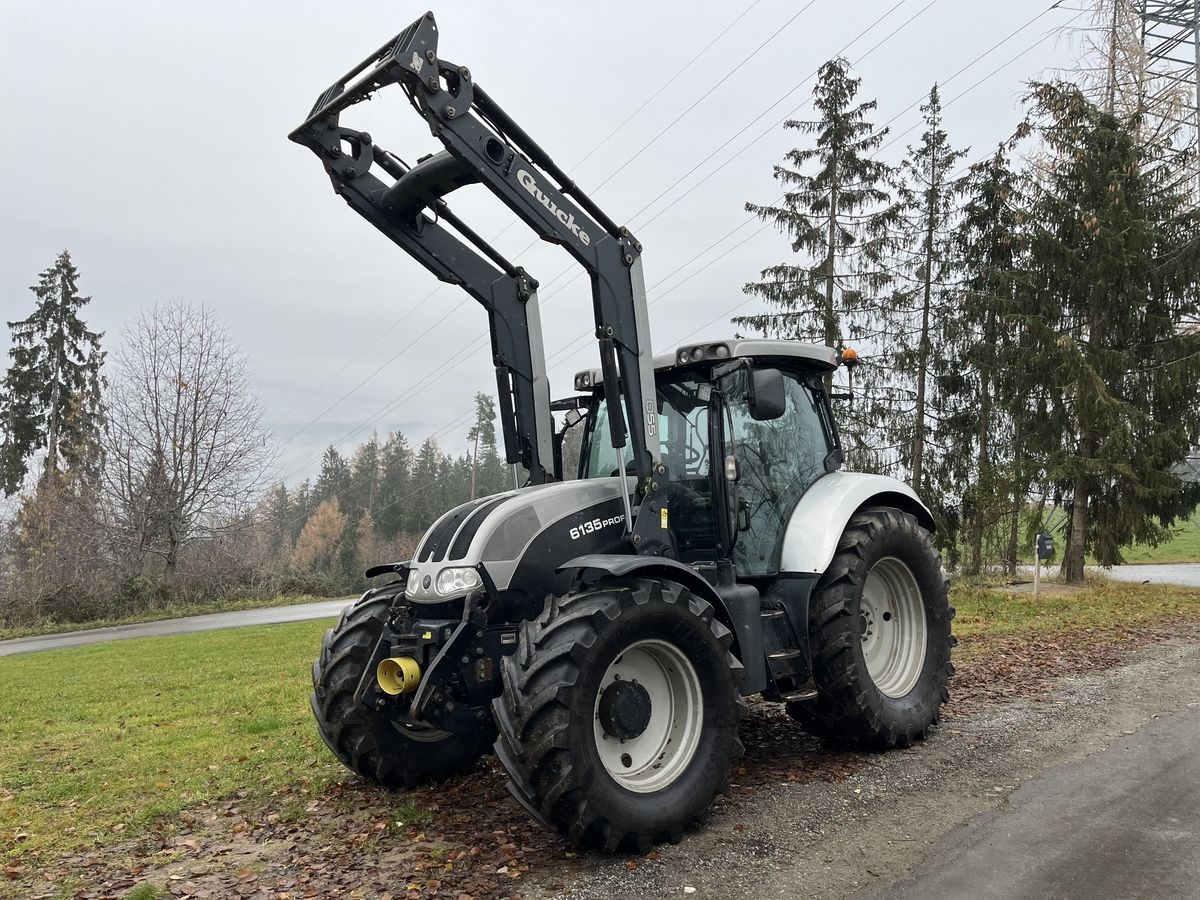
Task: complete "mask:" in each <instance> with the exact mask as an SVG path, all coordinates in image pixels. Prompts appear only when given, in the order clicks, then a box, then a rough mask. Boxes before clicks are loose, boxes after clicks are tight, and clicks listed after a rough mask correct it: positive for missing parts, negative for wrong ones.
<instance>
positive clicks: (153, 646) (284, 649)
mask: <svg viewBox="0 0 1200 900" xmlns="http://www.w3.org/2000/svg"><path fill="white" fill-rule="evenodd" d="M952 599H953V602H954V603H955V605H956V606H957V607H958V618H957V620H956V622H955V630H956V632H957V634H958V635H959V636H960V638H961V639H962V642H963V643H962V646H961V647H960V648H959V651H958V653H959V654H960V657H962V656H965V657H969V656H971V655H972V654H975V653H979V652H985V650H986V647H987V646H988V645H989V643H990V642H991V641H992V640H993V639H994V640H1000V641H1004V640H1011V639H1012V638H1013V637H1019V636H1020V635H1022V634H1029V633H1054V632H1063V633H1082V632H1086V638H1085V639H1086V640H1088V641H1095V642H1111V641H1116V640H1119V639H1120V638H1121V635H1122V633H1123V631H1124V630H1125V629H1127V628H1129V627H1130V626H1136V625H1138V624H1142V623H1150V622H1156V621H1159V622H1161V621H1164V620H1168V619H1172V618H1177V617H1180V616H1188V617H1198V616H1200V590H1186V589H1174V588H1161V587H1153V586H1146V585H1130V584H1115V583H1114V584H1103V585H1098V586H1095V587H1093V588H1090V589H1088V590H1086V591H1084V592H1081V593H1076V594H1072V595H1070V596H1054V597H1052V596H1044V597H1043V598H1042V599H1041V600H1039V602H1037V603H1034V602H1033V600H1032V597H1031V596H1029V595H1014V594H1004V593H1000V592H999V591H996V590H992V589H989V588H983V587H973V586H956V587H955V588H954V591H953V598H952ZM328 625H329V622H328V621H314V622H300V623H295V624H288V625H276V626H269V627H257V628H240V629H229V630H225V631H212V632H204V633H199V634H190V635H180V636H176V637H166V638H147V639H140V640H128V641H116V642H113V643H109V644H96V645H91V646H86V647H81V648H79V649H74V650H55V651H48V652H43V653H33V654H28V655H20V656H10V657H4V658H0V684H3V686H4V694H3V701H2V703H3V706H2V708H0V745H2V746H3V748H4V752H3V757H2V762H0V766H2V768H0V847H2V848H3V853H4V856H5V858H6V865H19V866H21V867H23V868H24V869H25V870H27V871H28V870H34V871H36V870H38V869H39V868H41V867H42V866H43V865H50V864H52V863H54V862H55V861H56V860H58V859H60V858H61V857H63V856H64V855H65V854H71V853H87V854H99V853H102V852H103V851H104V849H105V847H106V846H107V845H111V844H113V843H114V842H118V841H122V840H126V839H128V838H130V837H134V836H136V835H138V834H140V833H143V832H145V831H146V830H147V829H149V828H150V827H151V826H157V827H159V828H165V829H167V830H170V829H172V828H176V827H181V826H180V822H181V817H183V816H186V815H187V812H186V811H187V810H188V808H190V807H195V806H197V805H199V804H201V803H203V802H204V801H208V800H213V799H217V798H226V797H230V796H234V795H236V796H237V797H238V802H239V804H242V805H246V806H253V805H255V804H259V805H260V806H262V807H267V808H270V809H272V810H273V811H274V812H278V813H281V814H284V815H293V816H303V815H305V808H306V806H307V805H308V804H309V803H310V802H311V801H312V800H313V799H314V798H316V797H319V796H321V795H322V794H323V793H324V792H325V791H326V789H327V787H328V786H329V784H330V783H331V782H333V781H338V780H343V779H346V778H349V777H350V776H349V774H348V773H347V772H345V770H343V769H342V768H341V766H340V765H339V764H338V763H337V762H336V761H335V760H334V759H333V757H332V756H331V755H330V754H329V752H328V751H327V750H326V749H325V747H324V746H323V745H322V744H321V742H320V740H319V738H318V737H317V736H316V732H315V729H314V727H313V724H312V722H311V720H310V713H309V709H308V692H309V666H310V664H311V662H312V659H313V656H314V654H315V653H316V651H317V648H318V646H319V642H320V638H321V634H322V632H323V631H324V629H325V628H326V627H328ZM396 803H397V804H398V805H399V804H400V803H403V798H397V800H396ZM0 892H2V891H0Z"/></svg>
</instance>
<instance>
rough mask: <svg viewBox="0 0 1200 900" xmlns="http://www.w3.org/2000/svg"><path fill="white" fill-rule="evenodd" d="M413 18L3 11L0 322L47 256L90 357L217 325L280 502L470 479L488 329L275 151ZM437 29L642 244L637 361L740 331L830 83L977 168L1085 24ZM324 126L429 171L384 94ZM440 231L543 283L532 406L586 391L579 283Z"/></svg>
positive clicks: (739, 17) (456, 57)
mask: <svg viewBox="0 0 1200 900" xmlns="http://www.w3.org/2000/svg"><path fill="white" fill-rule="evenodd" d="M1068 6H1070V7H1072V8H1064V7H1068ZM426 8H427V7H426V6H425V5H415V4H411V3H404V2H389V3H382V2H378V0H376V2H363V0H343V2H339V3H337V4H328V3H316V2H311V0H289V2H288V3H286V4H285V3H281V2H271V3H268V2H245V0H242V2H236V3H235V2H230V0H208V2H206V3H193V4H183V3H163V2H150V0H142V2H108V3H103V4H98V3H86V2H83V0H76V2H61V0H41V2H38V3H26V2H21V3H16V2H12V0H0V10H2V13H0V83H3V84H4V85H6V91H5V94H6V97H5V120H6V125H7V130H8V132H9V134H10V139H9V140H8V141H6V142H5V143H4V145H3V147H2V148H0V162H2V163H3V167H2V171H3V172H4V173H5V177H4V179H3V180H0V310H2V312H3V319H4V320H12V319H18V318H24V317H25V316H26V315H28V314H29V312H30V311H31V310H32V301H33V295H32V293H30V292H29V290H28V289H27V288H28V286H29V285H31V284H33V283H35V282H36V280H37V275H38V273H39V272H40V271H41V270H42V269H44V268H46V267H47V266H49V265H50V264H51V263H52V262H53V259H54V257H55V255H56V254H57V253H58V252H59V251H60V250H61V249H63V248H67V249H69V250H70V251H71V254H72V257H73V259H74V261H75V264H76V265H77V266H78V267H79V270H80V287H81V290H82V291H83V292H84V293H85V294H88V295H90V296H91V297H92V298H93V299H92V302H91V304H90V306H89V307H87V316H88V322H89V325H90V326H91V327H92V328H93V329H96V330H100V331H103V332H105V337H104V341H103V343H104V345H105V346H106V347H108V348H110V349H111V348H113V347H115V346H116V345H117V343H118V342H119V341H120V339H121V338H120V335H121V331H122V328H123V326H124V325H125V324H126V323H128V322H130V321H131V320H132V319H133V318H134V317H136V316H137V315H138V313H139V311H141V310H144V309H147V308H151V307H153V306H154V304H156V303H159V302H162V301H166V300H182V301H185V302H188V303H194V304H204V305H205V306H208V307H210V308H211V309H213V310H215V311H216V312H217V314H218V315H219V317H220V319H221V320H222V322H223V323H224V324H225V326H226V327H227V328H228V329H229V331H230V333H231V335H232V336H233V338H234V340H236V341H237V343H238V344H239V345H240V347H241V348H242V350H243V351H244V353H245V354H246V356H247V357H248V359H249V361H250V363H251V365H252V367H253V371H254V373H255V383H256V386H257V391H258V396H259V400H260V402H261V404H262V407H263V410H264V418H265V421H266V422H267V423H269V424H270V426H271V428H272V431H273V432H274V434H275V436H276V438H277V440H278V443H279V447H280V456H279V459H280V461H279V472H278V475H279V476H280V477H283V478H285V479H286V480H287V481H288V483H289V484H290V483H295V482H297V481H299V480H300V479H302V478H305V477H311V476H313V475H314V474H315V472H316V471H317V470H318V468H319V460H320V455H321V453H322V451H323V450H324V448H325V447H327V446H329V445H331V444H332V445H335V446H339V447H340V448H341V449H343V450H345V451H349V450H351V449H352V448H353V447H354V446H355V445H356V444H357V443H359V442H360V441H362V440H364V439H366V438H367V437H369V436H370V434H371V433H372V432H376V433H378V434H379V435H380V437H383V436H384V435H386V434H387V433H388V432H390V431H393V430H397V429H399V430H402V431H404V432H405V434H407V435H408V436H409V438H410V440H416V441H419V440H421V439H423V438H424V437H425V436H427V435H429V434H434V435H435V436H436V437H437V439H438V441H439V443H440V444H441V445H442V447H443V449H445V450H447V451H449V452H453V453H456V454H457V453H461V452H463V451H464V450H465V448H466V438H465V434H466V429H467V427H468V422H467V416H468V414H469V413H470V411H471V410H473V406H474V405H473V403H472V400H471V398H472V395H473V394H474V393H475V392H476V391H488V392H493V393H494V391H495V381H494V375H493V374H492V368H491V364H490V358H489V356H490V354H489V353H488V350H487V343H486V335H487V321H486V317H485V314H484V312H483V310H482V309H481V308H480V307H479V306H477V305H476V304H475V303H474V302H473V301H471V300H470V299H469V298H467V297H466V295H465V294H463V293H461V292H459V291H458V290H457V289H455V288H452V287H450V286H446V285H441V286H439V284H438V282H437V281H436V280H435V279H434V278H433V276H432V275H430V274H428V273H427V272H426V271H425V270H424V269H423V268H422V267H420V266H419V265H418V264H417V263H415V262H414V261H412V260H411V259H409V258H408V257H407V256H406V255H405V254H404V253H403V252H402V251H401V250H399V249H398V248H396V247H395V246H394V245H393V244H391V243H390V242H389V241H387V240H386V239H385V238H383V237H382V236H381V235H379V234H378V233H377V232H376V231H375V230H374V229H373V228H372V227H371V226H370V225H368V224H367V223H366V222H365V221H364V220H362V219H360V218H359V217H358V216H357V215H355V214H354V213H352V212H351V211H350V210H349V209H348V208H347V207H346V206H345V204H344V203H343V202H342V201H341V200H340V199H339V198H337V197H336V196H335V195H334V193H333V191H332V189H331V187H330V184H329V181H328V179H327V177H326V175H325V174H324V171H323V169H322V168H321V165H320V163H319V161H318V160H317V159H316V157H315V156H313V155H312V153H311V152H310V151H308V150H306V149H304V148H302V147H300V146H298V145H296V144H292V143H290V142H289V141H288V140H287V134H288V132H289V131H290V130H291V129H292V128H294V127H295V126H296V125H298V124H299V123H300V122H301V121H302V120H303V119H304V117H305V116H306V114H307V112H308V110H309V108H310V107H311V105H312V103H313V101H314V100H315V99H316V97H317V95H318V94H320V93H321V92H322V91H323V90H324V89H325V88H326V87H328V86H329V84H331V83H332V82H333V81H334V79H335V78H337V77H339V76H340V75H341V74H342V73H343V72H345V71H346V70H348V69H349V68H350V67H351V66H353V65H354V64H356V63H358V62H359V61H360V60H361V59H362V58H363V57H365V56H367V55H368V54H369V53H371V52H372V51H374V49H375V48H376V47H378V46H380V45H381V44H382V43H384V41H385V40H386V39H388V38H389V37H390V36H392V35H393V34H395V33H397V32H399V31H400V30H401V29H403V28H404V27H405V26H406V25H407V24H408V23H409V22H411V21H412V20H414V19H416V18H417V17H419V16H420V15H422V14H423V13H424V12H425V10H426ZM434 12H435V15H436V16H437V21H438V28H439V33H440V36H441V37H440V46H439V56H440V57H441V58H442V59H443V60H449V61H451V62H454V63H456V64H459V65H466V66H468V67H469V68H470V69H471V72H472V74H473V76H474V78H475V80H476V81H477V82H478V83H479V84H481V85H482V86H484V87H485V88H486V89H487V91H488V93H489V94H491V96H492V97H493V98H495V99H496V100H497V101H498V102H499V103H500V104H501V105H502V106H503V107H504V108H505V109H506V110H507V111H508V112H509V113H510V115H511V116H512V117H513V118H514V119H515V120H516V121H517V122H519V123H520V124H521V125H522V126H523V127H524V128H525V130H526V131H527V132H528V133H529V134H530V135H532V136H533V138H534V139H535V140H536V141H538V143H540V144H541V146H542V147H543V148H545V149H546V150H547V151H548V152H549V153H550V155H551V156H552V157H553V158H554V160H555V161H556V162H557V163H558V165H559V166H561V167H562V168H564V169H566V171H567V172H568V174H569V175H571V176H572V177H573V178H574V180H575V181H576V182H577V183H578V184H579V185H580V186H581V187H582V188H583V189H584V190H586V191H587V192H588V193H590V194H591V196H592V197H593V199H595V200H596V201H597V202H598V203H599V204H600V206H601V207H602V208H603V209H604V210H605V211H606V212H607V213H608V214H609V215H610V217H611V218H613V219H614V220H616V221H617V222H618V223H625V224H628V225H629V226H630V228H631V230H632V231H633V233H634V234H635V235H636V236H637V238H638V239H639V240H640V241H641V242H642V244H643V246H644V253H643V263H644V267H645V273H646V282H647V286H648V294H649V300H650V304H651V305H650V323H651V332H652V335H653V341H654V348H655V350H656V351H657V352H661V351H664V350H669V349H672V348H674V347H675V346H677V345H679V344H680V343H684V342H686V341H688V340H691V339H692V338H707V337H714V338H715V337H721V336H727V335H729V334H731V333H732V331H733V328H732V326H731V325H730V324H729V318H730V316H731V315H733V314H745V313H748V312H754V311H756V310H757V309H758V307H757V306H756V304H757V303H758V301H751V300H748V298H747V297H746V295H744V294H743V293H742V285H743V284H745V283H746V282H747V281H750V280H753V279H754V278H755V277H756V275H757V273H758V271H759V270H760V269H762V268H764V267H766V266H769V265H772V264H775V263H778V262H781V261H782V260H783V259H784V258H785V257H786V255H787V246H786V241H785V239H784V238H783V237H782V236H781V235H779V234H778V233H776V232H773V231H772V230H771V229H763V228H762V226H761V224H760V223H758V222H757V221H756V220H754V219H753V218H752V217H751V216H750V215H749V214H748V213H746V212H745V211H744V208H743V206H744V204H745V202H746V201H755V202H760V203H769V202H772V201H774V200H775V198H776V197H778V195H779V189H778V187H777V186H776V183H775V182H774V181H773V179H772V174H771V173H772V168H771V167H772V165H774V164H775V163H777V162H779V161H780V160H781V158H782V156H783V154H784V153H785V152H786V151H787V150H788V149H790V148H792V147H794V146H795V145H796V144H797V143H798V140H800V136H799V135H798V134H797V133H796V132H794V131H792V132H788V131H785V129H784V128H783V127H782V125H781V124H779V123H781V122H782V121H783V120H784V119H786V118H791V117H795V118H806V117H807V116H809V115H811V105H810V100H811V91H812V85H813V77H814V75H815V72H816V69H817V68H818V67H819V66H820V64H821V63H822V62H824V61H825V60H827V59H829V58H830V57H832V56H834V55H838V54H841V55H844V56H845V57H846V58H848V59H849V60H850V61H851V62H852V63H853V65H854V69H855V72H856V73H857V74H858V75H859V76H860V77H861V78H862V87H861V89H860V95H859V96H860V99H868V98H875V99H877V100H878V102H879V106H878V109H877V110H876V114H875V120H874V121H875V122H876V124H878V125H883V124H884V123H888V124H889V127H890V131H891V133H890V134H889V136H888V138H887V140H886V142H885V145H884V148H883V150H882V151H881V158H883V159H887V160H890V161H896V160H898V159H899V158H900V156H901V155H902V154H903V152H904V149H905V146H906V145H907V144H908V143H910V142H915V141H916V139H917V135H918V131H917V128H916V125H917V123H918V122H919V115H920V114H919V110H918V106H919V104H920V102H921V101H922V99H923V97H924V95H926V94H927V93H928V91H929V88H930V86H931V85H932V84H933V83H934V82H938V83H940V84H941V85H942V97H943V103H944V105H945V107H946V112H945V128H946V130H947V131H948V132H949V135H950V139H951V141H952V142H953V143H954V144H955V145H957V146H962V147H969V148H971V152H970V155H969V156H968V159H970V160H975V159H979V158H981V157H983V156H985V155H987V154H988V152H989V150H991V149H992V148H994V146H995V144H996V142H997V141H999V140H1001V139H1003V138H1005V137H1006V136H1008V135H1009V134H1010V133H1011V132H1012V130H1013V128H1014V126H1015V125H1016V123H1017V121H1018V119H1019V117H1020V115H1021V112H1020V95H1021V93H1022V90H1023V85H1024V84H1025V83H1026V82H1028V81H1029V80H1030V79H1033V78H1037V77H1039V76H1044V75H1046V74H1047V73H1051V72H1053V71H1054V70H1055V69H1056V68H1057V67H1061V66H1064V65H1067V64H1069V61H1070V58H1071V56H1072V48H1071V46H1070V43H1069V41H1068V40H1067V38H1065V37H1064V36H1063V35H1062V34H1061V33H1057V32H1056V31H1055V29H1056V28H1057V27H1059V26H1063V25H1067V24H1070V23H1074V24H1075V25H1080V24H1083V21H1084V19H1082V18H1080V15H1081V14H1080V11H1079V8H1078V2H1076V3H1073V4H1072V3H1067V4H1063V6H1061V7H1058V8H1054V9H1051V8H1050V3H1049V2H1047V0H1008V2H1005V3H980V2H978V0H812V2H809V0H791V2H782V0H758V2H753V0H746V2H742V3H730V2H709V0H701V2H687V3H683V2H670V3H667V2H653V0H640V2H636V3H635V2H626V0H610V2H606V3H603V4H591V3H589V4H583V3H568V2H562V0H558V2H549V0H546V2H535V0H523V2H520V3H517V2H495V0H494V2H490V3H483V2H455V3H453V4H443V5H442V6H441V7H435V8H434ZM331 13H335V14H331ZM1013 32H1018V33H1017V34H1015V35H1013ZM997 44H1000V46H998V47H996V45H997ZM992 48H995V49H992ZM989 50H991V51H992V52H990V54H988V55H986V56H983V58H981V59H980V58H979V57H980V56H981V55H982V54H985V53H987V51H989ZM685 66H686V67H687V68H685ZM964 67H966V68H964ZM672 79H674V80H672ZM634 113H636V114H635V115H633V116H632V118H629V117H630V116H631V114H634ZM342 122H343V124H345V125H348V126H350V127H355V128H360V129H365V130H368V131H370V132H371V134H372V135H373V137H374V138H375V141H376V143H378V144H381V145H383V146H385V147H387V148H388V149H391V150H394V151H395V152H397V153H398V154H399V155H400V156H402V157H404V158H405V159H408V160H412V159H415V158H417V157H419V156H422V155H424V154H426V153H430V152H434V151H436V150H439V149H441V148H440V145H439V144H438V143H437V141H436V140H435V139H434V138H432V137H431V136H430V134H429V131H428V129H427V127H425V125H424V123H423V122H422V120H421V119H420V118H419V117H418V116H417V115H416V114H415V113H414V112H413V111H412V110H411V108H410V107H409V106H408V105H407V103H406V102H405V100H404V98H403V95H402V94H401V92H400V90H399V89H398V88H391V89H390V90H389V91H383V92H381V93H380V95H379V96H378V97H377V98H376V99H374V100H373V101H372V102H371V103H369V104H363V105H360V106H357V107H354V108H353V109H352V110H350V111H348V112H346V113H344V114H343V116H342ZM451 205H452V208H453V209H454V210H455V211H456V212H457V213H458V214H459V215H460V216H461V217H463V218H464V219H466V220H467V221H468V222H469V223H470V224H471V225H472V226H473V227H474V228H475V229H476V230H477V231H479V232H480V233H482V234H483V235H485V236H487V237H489V238H492V239H494V240H495V243H496V245H497V246H498V247H499V248H500V249H501V251H502V252H504V253H505V254H506V255H507V256H508V257H509V258H510V259H512V260H513V261H514V262H516V263H518V264H520V265H523V266H524V267H525V268H526V269H527V270H528V271H529V272H530V273H531V274H532V275H533V276H534V277H536V278H537V279H538V280H539V281H540V283H541V289H540V292H539V299H540V307H541V315H542V323H543V330H544V334H545V341H546V351H547V355H548V357H549V360H550V378H551V388H552V391H553V392H554V393H555V395H556V396H557V395H565V394H568V393H570V391H571V377H572V375H573V373H574V372H575V371H577V370H579V369H583V368H589V367H591V366H594V365H596V350H595V344H594V342H593V341H591V340H590V339H589V338H588V337H587V335H589V333H590V327H591V316H590V310H591V302H590V298H589V296H588V291H587V281H586V279H585V278H584V277H582V276H581V271H582V270H579V269H577V267H575V266H573V265H572V264H571V262H570V260H569V258H568V257H567V255H566V254H565V253H564V252H563V251H562V250H561V249H560V248H557V247H553V246H550V245H547V244H542V243H538V242H537V241H536V240H535V239H534V237H533V234H532V232H530V231H529V230H528V229H527V228H526V227H525V226H524V225H522V224H521V223H519V222H517V221H516V220H515V218H514V217H512V216H511V215H510V214H509V213H508V212H507V210H506V209H505V208H504V207H503V206H501V205H500V204H499V202H498V201H496V200H495V199H494V198H492V197H491V196H490V195H488V194H487V192H486V191H485V190H484V189H483V188H481V187H475V188H468V189H465V190H463V191H460V192H458V193H456V194H455V195H454V197H453V198H451ZM7 337H8V336H7V333H6V332H5V333H3V334H0V352H6V351H7V347H8V344H7Z"/></svg>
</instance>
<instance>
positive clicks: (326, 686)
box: [310, 587, 495, 788]
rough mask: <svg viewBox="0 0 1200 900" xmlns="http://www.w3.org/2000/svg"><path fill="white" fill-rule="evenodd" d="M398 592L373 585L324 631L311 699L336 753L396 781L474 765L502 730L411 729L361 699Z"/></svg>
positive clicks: (361, 770)
mask: <svg viewBox="0 0 1200 900" xmlns="http://www.w3.org/2000/svg"><path fill="white" fill-rule="evenodd" d="M397 593H398V592H397V590H396V589H395V588H392V589H389V588H387V587H384V588H381V589H379V591H377V592H368V593H367V594H365V595H363V597H362V599H360V600H359V601H358V602H357V603H355V604H354V605H352V606H350V607H348V608H347V609H346V610H345V611H344V612H343V613H342V617H341V618H340V619H339V620H338V623H337V625H336V626H334V627H333V628H330V629H329V630H328V631H326V632H325V639H324V641H323V643H322V645H321V655H320V657H318V658H317V660H316V661H315V662H314V663H313V667H312V682H313V691H312V695H311V698H310V699H311V703H312V711H313V715H314V716H315V717H316V720H317V729H318V731H319V732H320V734H321V739H322V740H323V741H324V742H325V745H326V746H327V747H329V749H330V750H331V751H332V752H333V754H334V756H336V757H337V758H338V759H339V760H341V762H342V764H343V765H345V766H346V768H348V769H350V770H351V771H352V772H355V773H357V774H359V775H361V776H362V777H364V778H368V779H370V780H371V781H374V782H376V783H377V784H381V785H383V786H384V787H389V788H402V787H413V786H414V785H417V784H420V783H422V782H426V781H436V780H438V779H441V778H445V777H447V776H450V775H454V774H457V773H459V772H464V771H468V770H470V769H471V768H472V767H473V766H474V764H475V762H476V761H477V760H478V759H479V757H481V756H482V755H483V754H484V753H486V752H488V751H489V750H490V749H491V744H492V741H493V739H494V737H495V733H494V731H493V730H492V729H491V728H490V727H482V728H480V731H479V733H478V734H472V735H457V734H449V733H447V732H441V731H434V730H432V729H429V730H417V729H413V728H407V727H405V726H401V725H398V724H396V723H394V722H392V721H391V720H390V719H388V718H387V717H386V716H383V715H379V714H377V713H373V712H370V711H368V710H365V709H362V708H361V707H359V706H358V705H357V704H356V703H355V702H354V692H355V690H357V688H358V683H359V680H360V679H361V678H362V674H363V670H364V668H365V667H366V666H367V665H368V664H369V662H370V659H371V653H372V651H373V650H374V649H375V644H376V642H377V641H378V640H379V635H380V632H381V631H382V630H383V625H384V623H385V622H386V621H387V618H388V615H389V613H390V610H391V607H392V604H393V603H394V602H395V599H396V596H397Z"/></svg>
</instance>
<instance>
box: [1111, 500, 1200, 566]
mask: <svg viewBox="0 0 1200 900" xmlns="http://www.w3.org/2000/svg"><path fill="white" fill-rule="evenodd" d="M1171 531H1172V532H1174V537H1172V538H1171V540H1169V541H1167V542H1166V543H1165V544H1159V545H1158V546H1157V547H1146V546H1144V545H1141V544H1135V545H1134V546H1132V547H1126V548H1125V549H1124V550H1123V551H1122V555H1123V556H1124V557H1125V562H1128V563H1195V562H1200V510H1197V511H1196V512H1195V513H1193V514H1192V517H1191V518H1190V519H1188V520H1186V521H1184V522H1177V523H1176V524H1175V526H1174V527H1173V528H1172V529H1171Z"/></svg>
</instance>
